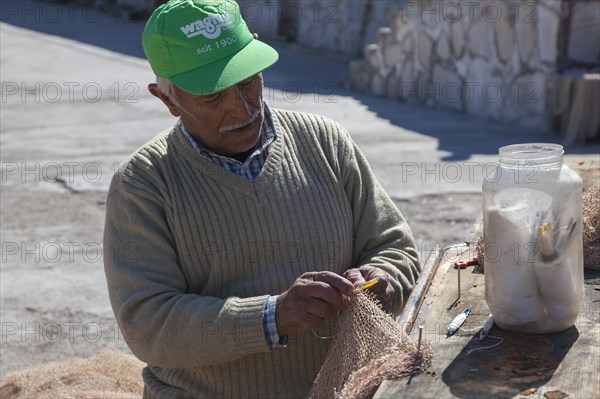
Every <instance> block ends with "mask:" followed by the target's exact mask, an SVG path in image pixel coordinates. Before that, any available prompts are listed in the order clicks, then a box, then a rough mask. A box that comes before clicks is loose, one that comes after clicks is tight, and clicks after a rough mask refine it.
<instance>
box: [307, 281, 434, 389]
mask: <svg viewBox="0 0 600 399" xmlns="http://www.w3.org/2000/svg"><path fill="white" fill-rule="evenodd" d="M432 354H433V352H432V350H431V345H430V344H429V343H428V342H425V341H423V342H422V343H421V347H420V348H418V347H417V344H415V343H414V342H412V341H411V340H410V339H409V338H408V336H407V335H406V334H405V333H404V331H402V328H401V326H400V325H399V324H398V323H396V322H395V321H394V319H392V318H391V317H390V316H389V315H387V314H385V313H384V312H383V311H382V310H381V308H380V307H379V306H378V305H377V303H376V302H374V301H373V300H372V299H371V298H370V297H369V296H368V295H367V294H365V293H362V292H359V293H358V294H357V296H356V298H354V299H353V300H352V301H351V302H350V303H349V304H348V305H347V306H346V308H345V309H344V311H343V312H342V314H341V316H340V323H339V325H338V328H337V331H336V334H335V336H334V337H333V343H332V344H331V347H330V348H329V352H328V353H327V357H326V359H325V362H324V363H323V366H321V370H320V371H319V374H318V375H317V378H316V379H315V381H314V383H313V386H312V388H311V390H310V393H309V395H308V397H309V398H311V399H331V398H335V399H350V398H352V399H358V398H368V397H370V396H371V395H373V394H374V393H375V390H376V389H377V387H378V386H379V384H380V383H381V382H382V381H383V380H384V379H392V378H401V377H407V376H410V375H416V374H419V373H422V372H423V371H425V370H426V369H427V367H429V364H430V362H431V357H432Z"/></svg>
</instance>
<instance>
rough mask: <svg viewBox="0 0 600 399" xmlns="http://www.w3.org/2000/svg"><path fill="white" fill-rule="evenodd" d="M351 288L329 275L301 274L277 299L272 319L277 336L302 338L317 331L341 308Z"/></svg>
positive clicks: (316, 273)
mask: <svg viewBox="0 0 600 399" xmlns="http://www.w3.org/2000/svg"><path fill="white" fill-rule="evenodd" d="M344 295H345V296H347V297H352V296H354V295H356V293H355V292H354V286H353V285H352V283H351V282H350V281H348V280H347V279H345V278H344V277H342V276H340V275H337V274H335V273H332V272H309V273H304V274H303V275H302V276H300V277H299V278H298V279H296V281H294V283H293V284H292V285H291V286H290V288H288V289H287V290H286V291H285V292H284V293H283V294H281V295H279V296H278V297H277V305H276V311H275V312H276V314H275V319H276V322H277V332H278V333H279V335H302V334H304V333H305V332H306V331H308V330H316V329H318V328H319V327H320V326H321V324H323V322H324V321H326V320H328V319H330V318H331V317H333V315H334V314H335V312H336V311H337V310H340V309H342V307H343V306H344Z"/></svg>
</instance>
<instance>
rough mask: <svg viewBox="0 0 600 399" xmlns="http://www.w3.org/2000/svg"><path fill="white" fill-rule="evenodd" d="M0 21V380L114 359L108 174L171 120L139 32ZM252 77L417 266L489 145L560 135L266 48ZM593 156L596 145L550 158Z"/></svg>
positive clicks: (22, 7)
mask: <svg viewBox="0 0 600 399" xmlns="http://www.w3.org/2000/svg"><path fill="white" fill-rule="evenodd" d="M1 19H2V23H1V24H0V40H1V51H0V65H1V80H2V92H1V93H2V103H1V110H0V113H1V115H0V118H1V134H0V146H1V147H0V148H1V162H2V183H1V184H2V190H1V192H0V199H1V203H0V206H1V214H0V225H1V231H0V233H1V244H2V263H1V269H0V271H1V280H0V290H1V291H0V292H1V313H0V318H1V323H2V345H1V348H0V358H2V362H1V365H0V377H4V376H5V375H6V374H7V373H10V372H14V371H17V370H21V369H24V368H27V367H30V366H33V365H36V364H40V363H44V362H48V361H54V360H62V359H66V358H72V357H85V356H89V355H91V354H95V353H97V352H99V351H100V350H101V349H102V348H105V347H109V346H110V347H118V348H120V349H123V350H126V346H125V344H124V342H123V338H122V335H121V334H120V333H119V332H118V329H117V327H116V324H115V320H114V318H113V316H112V311H111V309H110V306H109V302H108V297H107V293H106V283H105V279H104V272H103V263H102V257H101V247H102V230H103V222H104V212H105V196H106V190H107V186H108V182H109V180H110V177H111V175H112V173H113V171H114V170H115V168H116V167H117V166H118V164H119V162H121V161H122V160H123V159H124V158H125V157H126V156H127V155H128V154H129V153H131V152H132V151H133V150H135V149H136V148H137V147H138V146H140V145H141V144H142V143H144V142H145V141H147V140H148V139H149V138H151V137H152V136H153V135H155V134H157V133H158V132H159V131H161V130H163V129H166V128H168V127H169V126H171V125H172V123H173V122H174V119H173V118H172V117H171V116H170V115H169V114H168V113H167V111H166V109H164V107H163V105H162V104H161V103H160V102H159V101H158V100H156V99H154V98H153V97H152V96H150V95H149V94H148V93H147V91H146V85H147V83H148V82H150V81H152V80H153V75H152V73H151V71H150V68H149V66H148V64H147V62H146V61H145V59H144V58H143V53H142V51H141V45H140V36H141V32H142V30H143V23H140V22H135V23H134V22H128V21H123V20H120V19H119V18H118V17H114V16H112V15H108V14H97V13H96V12H95V11H94V10H93V9H86V8H80V7H78V6H74V5H72V4H66V5H64V4H62V5H61V4H57V3H49V2H35V1H28V0H26V1H12V2H11V1H3V2H2V16H1ZM273 45H274V46H275V47H276V48H277V49H278V51H279V52H280V61H279V62H278V63H277V64H276V65H275V66H274V67H273V68H271V69H270V70H268V71H267V72H266V73H265V79H266V82H265V83H266V87H265V98H266V100H267V101H268V102H269V103H270V104H271V105H272V106H275V107H280V108H288V109H294V110H301V111H307V112H315V113H319V114H323V115H326V116H329V117H332V118H334V119H335V120H337V121H339V122H341V123H342V124H343V125H344V126H345V127H346V128H347V129H348V130H349V132H350V133H351V135H352V136H353V138H354V139H355V140H356V142H357V143H358V144H359V146H360V148H361V149H362V150H363V151H364V153H365V154H366V156H367V158H368V159H369V161H370V162H371V164H372V166H373V169H374V171H375V173H376V175H377V177H378V178H379V180H380V181H381V183H382V184H383V186H384V187H385V188H386V189H387V190H388V192H389V193H390V195H391V196H392V198H393V199H394V200H395V201H396V203H397V204H398V206H399V208H400V209H401V210H402V211H403V213H404V214H405V216H406V217H407V219H408V220H409V223H410V224H411V225H412V227H413V231H414V234H415V237H416V240H417V242H418V243H419V245H420V248H421V252H422V254H423V257H425V256H426V254H427V252H428V251H430V250H432V249H433V248H434V247H435V246H436V244H437V245H445V244H447V243H454V242H460V241H462V240H463V239H464V237H465V236H466V235H467V233H468V231H469V228H470V226H471V225H472V224H473V222H474V221H475V219H476V217H477V215H478V214H479V212H480V207H481V199H480V187H481V183H482V181H483V178H484V175H485V173H486V170H487V169H486V166H489V164H490V163H491V162H494V161H496V160H497V151H498V148H499V147H500V146H502V145H506V144H510V143H516V142H532V141H535V142H560V137H559V136H556V135H551V134H544V133H539V132H535V131H532V130H529V129H525V128H522V127H518V126H515V125H511V124H507V123H499V122H494V121H489V120H486V119H484V118H479V117H474V116H468V115H465V114H459V113H454V112H450V111H444V110H436V109H431V108H427V107H423V106H419V105H410V104H402V103H399V102H397V101H393V100H389V99H383V98H376V97H373V96H369V95H363V94H357V93H353V92H349V91H346V90H343V89H342V88H341V86H340V84H339V79H340V76H342V75H344V74H346V73H347V69H346V64H345V63H343V62H340V61H336V60H335V59H334V58H331V57H330V58H324V57H322V55H320V54H318V53H317V52H309V51H305V50H303V49H300V48H295V47H294V46H290V45H287V44H282V43H273ZM566 151H567V155H566V158H567V160H568V161H571V162H574V161H578V160H598V159H599V155H598V154H599V146H598V144H595V145H588V146H580V147H570V148H567V149H566Z"/></svg>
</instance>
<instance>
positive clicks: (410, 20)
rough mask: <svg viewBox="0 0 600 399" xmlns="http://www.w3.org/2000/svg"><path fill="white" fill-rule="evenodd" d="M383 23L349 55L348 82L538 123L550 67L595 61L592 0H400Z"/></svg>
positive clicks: (549, 116)
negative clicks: (358, 55)
mask: <svg viewBox="0 0 600 399" xmlns="http://www.w3.org/2000/svg"><path fill="white" fill-rule="evenodd" d="M388 26H389V27H384V28H380V29H379V30H378V33H377V40H376V43H374V44H370V45H367V46H366V48H365V58H364V59H363V60H359V61H353V62H351V64H350V74H351V79H350V85H351V87H352V88H354V89H357V90H360V91H368V92H372V93H374V94H376V95H382V96H388V97H392V98H397V99H400V100H403V101H419V102H424V103H426V104H428V105H432V106H434V105H436V106H443V107H448V108H452V109H455V110H458V111H465V112H469V113H473V114H478V115H483V116H489V117H492V118H496V119H501V120H510V121H517V122H520V123H522V124H525V125H531V126H534V127H537V128H540V129H542V130H548V129H551V128H552V120H553V117H554V112H555V105H554V102H555V101H554V98H555V81H556V74H557V72H559V70H563V69H567V68H569V67H570V66H573V65H579V66H584V67H590V66H593V65H600V49H599V48H598V47H599V39H598V37H599V34H598V33H597V30H598V29H600V2H599V1H596V0H591V1H566V0H564V1H563V0H530V1H515V0H480V1H469V2H466V1H464V2H460V1H456V2H454V1H453V2H449V1H441V0H420V1H413V2H410V1H407V2H404V4H403V7H402V8H401V9H400V10H398V11H396V12H395V13H393V15H391V16H390V24H389V25H388ZM594 33H595V35H594V36H591V34H594Z"/></svg>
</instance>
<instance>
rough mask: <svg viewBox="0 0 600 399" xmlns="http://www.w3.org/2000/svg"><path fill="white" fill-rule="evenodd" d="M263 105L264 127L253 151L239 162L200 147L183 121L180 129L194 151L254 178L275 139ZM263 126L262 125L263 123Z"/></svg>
mask: <svg viewBox="0 0 600 399" xmlns="http://www.w3.org/2000/svg"><path fill="white" fill-rule="evenodd" d="M264 107H265V121H266V122H267V123H266V129H264V128H263V127H261V132H260V135H259V138H258V143H256V146H255V147H254V151H253V152H252V153H251V154H250V155H249V156H248V158H246V160H245V161H244V162H240V161H238V160H237V159H233V158H230V157H227V156H225V155H219V154H217V153H215V152H213V151H211V150H209V149H207V148H205V147H202V146H201V145H200V143H198V141H196V140H195V139H194V138H193V137H192V135H191V134H190V132H188V130H187V129H186V128H185V126H184V125H183V122H180V124H181V131H182V132H183V134H184V136H185V138H186V139H187V141H189V142H190V143H191V144H192V146H193V147H194V149H195V150H196V152H197V153H198V154H199V155H200V156H202V157H205V158H208V159H210V160H211V161H212V162H214V163H215V164H217V165H219V166H221V167H222V168H223V169H225V170H227V171H229V172H232V173H235V174H236V175H238V176H241V177H243V178H245V179H247V180H254V179H255V178H256V177H257V176H258V174H259V173H260V171H261V169H262V167H263V165H264V164H265V161H266V160H267V154H268V150H269V145H270V144H271V143H272V142H273V141H275V137H276V132H275V126H274V125H273V117H272V116H271V111H270V110H269V107H267V105H266V104H265V105H264ZM263 126H264V125H263Z"/></svg>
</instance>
